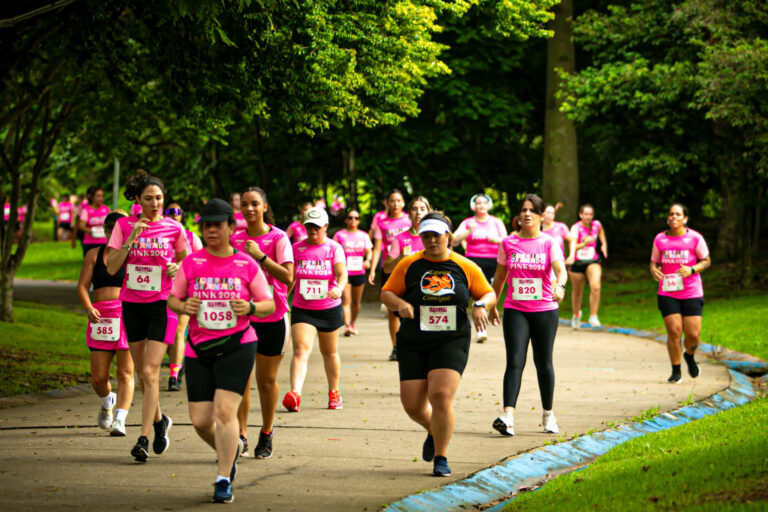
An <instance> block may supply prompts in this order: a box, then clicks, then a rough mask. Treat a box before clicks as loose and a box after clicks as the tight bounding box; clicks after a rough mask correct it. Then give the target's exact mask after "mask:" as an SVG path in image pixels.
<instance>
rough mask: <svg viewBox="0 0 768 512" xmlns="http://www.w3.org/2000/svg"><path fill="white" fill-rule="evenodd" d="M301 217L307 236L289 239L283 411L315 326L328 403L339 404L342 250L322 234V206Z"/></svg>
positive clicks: (295, 403) (303, 368) (296, 398)
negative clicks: (288, 351) (288, 356)
mask: <svg viewBox="0 0 768 512" xmlns="http://www.w3.org/2000/svg"><path fill="white" fill-rule="evenodd" d="M305 218H306V220H305V221H304V226H305V227H306V228H307V235H308V237H307V239H306V240H302V241H301V242H299V243H296V244H293V257H294V260H295V262H296V263H295V266H294V281H295V282H296V290H295V291H294V293H293V307H292V308H291V337H292V338H293V358H292V360H291V390H290V391H289V392H288V393H286V394H285V397H283V405H284V406H285V408H286V409H288V411H289V412H299V406H300V405H301V391H302V387H303V386H304V379H305V378H306V376H307V362H308V361H309V354H310V353H311V352H312V345H313V343H314V339H315V331H317V337H318V339H319V340H320V353H321V354H322V355H323V362H324V364H325V376H326V378H327V379H328V408H329V409H341V408H342V403H341V393H339V372H340V370H341V359H340V358H339V352H338V344H339V328H340V327H341V326H342V325H344V312H343V310H342V307H341V295H342V293H343V292H344V287H345V286H346V285H347V264H346V262H345V258H344V249H342V247H341V246H340V245H339V244H338V243H337V242H334V241H333V240H331V239H328V238H326V237H325V233H326V231H327V230H328V214H327V213H325V210H323V209H322V208H314V207H313V208H310V209H309V210H307V213H306V215H305Z"/></svg>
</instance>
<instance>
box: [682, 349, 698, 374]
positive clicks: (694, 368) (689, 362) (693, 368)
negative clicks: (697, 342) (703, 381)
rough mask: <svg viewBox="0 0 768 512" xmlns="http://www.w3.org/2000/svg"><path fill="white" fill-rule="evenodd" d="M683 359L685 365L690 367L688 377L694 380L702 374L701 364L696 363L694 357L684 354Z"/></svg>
mask: <svg viewBox="0 0 768 512" xmlns="http://www.w3.org/2000/svg"><path fill="white" fill-rule="evenodd" d="M683 359H685V364H686V366H688V375H690V376H691V377H692V378H694V379H695V378H696V377H698V376H699V374H700V373H701V368H699V363H697V362H696V359H695V357H694V355H693V354H689V353H688V352H683Z"/></svg>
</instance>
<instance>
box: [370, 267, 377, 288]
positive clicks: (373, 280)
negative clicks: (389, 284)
mask: <svg viewBox="0 0 768 512" xmlns="http://www.w3.org/2000/svg"><path fill="white" fill-rule="evenodd" d="M368 284H370V285H371V286H373V285H375V284H376V272H375V271H374V270H373V269H371V272H370V273H369V274H368Z"/></svg>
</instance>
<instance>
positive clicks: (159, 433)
mask: <svg viewBox="0 0 768 512" xmlns="http://www.w3.org/2000/svg"><path fill="white" fill-rule="evenodd" d="M171 425H173V421H171V418H169V417H168V416H166V415H165V414H163V416H162V417H161V418H160V421H156V422H155V423H153V427H154V429H155V438H154V439H153V440H152V451H154V452H155V453H156V454H158V455H160V454H161V453H165V450H167V449H168V446H169V445H170V444H171V440H170V439H168V431H169V430H171Z"/></svg>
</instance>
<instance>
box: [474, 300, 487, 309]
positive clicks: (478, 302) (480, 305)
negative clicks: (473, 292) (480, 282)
mask: <svg viewBox="0 0 768 512" xmlns="http://www.w3.org/2000/svg"><path fill="white" fill-rule="evenodd" d="M472 306H473V307H476V308H483V309H485V302H483V301H481V300H476V301H475V303H474V304H472Z"/></svg>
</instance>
